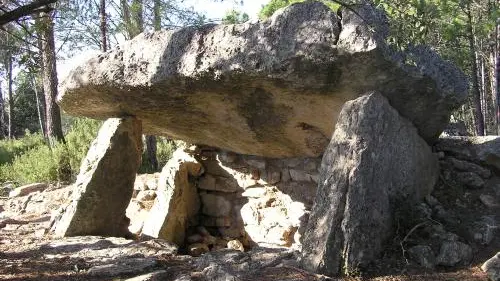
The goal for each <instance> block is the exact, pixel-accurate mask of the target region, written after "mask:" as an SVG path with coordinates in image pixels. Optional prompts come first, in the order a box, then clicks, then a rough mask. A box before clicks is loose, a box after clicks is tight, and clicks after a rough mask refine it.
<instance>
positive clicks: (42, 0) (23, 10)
mask: <svg viewBox="0 0 500 281" xmlns="http://www.w3.org/2000/svg"><path fill="white" fill-rule="evenodd" d="M55 2H57V0H35V1H33V2H31V3H30V4H26V5H23V6H20V7H18V8H15V9H14V10H12V11H9V12H6V13H4V14H1V15H0V26H3V25H5V24H7V23H9V22H11V21H15V20H17V19H20V18H22V17H25V16H27V15H30V14H33V13H36V12H40V11H47V10H50V9H51V8H50V7H49V6H48V5H49V4H52V3H55Z"/></svg>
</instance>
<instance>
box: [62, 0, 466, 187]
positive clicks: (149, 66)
mask: <svg viewBox="0 0 500 281" xmlns="http://www.w3.org/2000/svg"><path fill="white" fill-rule="evenodd" d="M353 8H355V9H357V11H358V14H360V15H362V16H363V19H364V21H363V20H361V19H360V18H358V17H357V16H356V15H355V14H354V13H352V12H350V11H349V10H348V9H344V11H343V12H342V19H340V18H339V17H337V15H336V14H335V13H334V12H332V11H331V10H329V9H328V8H327V7H326V6H324V5H323V4H321V3H319V2H306V3H303V4H295V5H291V6H290V7H288V8H287V9H285V10H283V11H282V12H281V13H277V14H276V15H275V16H273V17H272V18H270V19H269V20H267V21H264V22H259V23H256V24H248V23H246V24H240V25H205V26H203V27H200V28H198V27H196V28H193V27H187V28H183V29H177V30H172V31H160V32H155V33H153V34H142V35H139V36H137V37H136V38H134V39H133V40H131V41H129V42H126V43H125V44H123V45H122V46H121V47H120V49H116V50H113V51H110V52H107V53H105V54H101V55H99V56H98V57H96V58H93V59H91V60H90V61H88V62H86V63H85V64H84V65H82V66H79V67H77V68H75V69H74V70H73V71H72V72H71V73H70V75H69V77H68V78H67V79H66V80H64V82H63V83H62V91H61V95H60V96H59V97H58V101H59V103H60V105H61V106H62V108H63V109H64V110H65V111H67V112H69V113H72V114H74V115H83V116H89V117H93V118H98V119H103V118H108V117H113V116H123V115H133V116H136V117H137V118H139V119H140V120H142V121H143V125H144V130H145V132H147V133H149V134H154V135H167V136H171V137H173V138H175V139H182V140H186V141H188V142H190V143H197V144H206V145H209V146H212V147H219V148H223V149H225V150H229V151H234V152H237V153H241V154H249V155H261V156H266V157H294V156H315V157H316V156H320V155H321V154H322V153H323V152H324V149H325V147H326V146H327V144H328V141H329V138H330V136H331V135H332V132H333V130H334V127H335V124H336V120H337V116H338V114H339V112H340V110H341V107H342V105H343V104H344V103H345V102H346V101H348V100H351V99H354V98H357V97H358V96H359V95H362V94H363V93H365V92H367V91H371V90H377V91H379V92H381V93H382V94H383V95H384V96H386V97H387V98H388V99H389V100H390V102H391V104H392V105H393V106H394V107H395V108H396V109H397V110H398V111H399V112H400V113H401V114H402V115H403V116H405V117H406V118H407V119H409V120H410V121H411V122H412V123H413V124H415V126H416V127H417V128H418V130H419V133H420V135H421V136H422V137H423V138H424V139H426V140H427V141H433V140H434V139H435V138H436V137H437V136H438V135H439V133H440V132H441V131H442V129H443V128H444V126H445V125H446V123H447V121H448V118H449V114H450V112H451V110H452V109H453V108H455V107H457V106H458V105H459V104H460V103H461V102H462V101H463V100H464V99H465V97H466V92H467V83H466V78H465V77H464V75H463V74H462V73H461V72H460V71H459V70H457V69H456V68H455V67H453V66H451V65H449V64H447V63H445V62H444V61H442V60H441V59H440V58H439V57H437V55H436V54H434V53H433V52H431V51H428V50H427V49H423V48H420V49H412V50H410V51H408V53H404V54H400V53H394V52H392V51H390V50H389V48H388V47H387V46H386V44H385V41H384V37H385V35H386V34H387V30H386V26H385V25H384V19H385V18H384V16H383V15H381V14H380V13H379V12H378V11H376V10H374V9H373V8H372V7H371V6H359V7H353ZM367 24H370V27H368V25H367ZM406 56H408V57H411V58H412V62H414V63H415V66H414V65H408V64H406V63H405V59H404V58H405V57H406ZM295 175H296V176H300V175H297V174H295ZM270 176H271V177H273V175H270ZM274 176H276V175H274Z"/></svg>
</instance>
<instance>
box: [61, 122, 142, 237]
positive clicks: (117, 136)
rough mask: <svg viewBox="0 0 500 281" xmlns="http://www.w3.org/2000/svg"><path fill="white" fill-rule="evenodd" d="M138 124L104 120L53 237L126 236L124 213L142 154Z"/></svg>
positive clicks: (126, 220) (126, 225) (139, 126)
mask: <svg viewBox="0 0 500 281" xmlns="http://www.w3.org/2000/svg"><path fill="white" fill-rule="evenodd" d="M141 134H142V130H141V123H140V121H138V120H137V119H135V118H133V117H127V118H121V119H119V118H114V119H108V120H107V121H106V122H104V124H103V125H102V127H101V129H100V130H99V133H98V135H97V138H96V140H94V142H93V143H92V145H91V147H90V149H89V151H88V153H87V156H86V157H85V159H84V160H83V161H82V165H81V168H80V174H79V175H78V177H77V179H76V183H75V185H74V189H73V193H72V195H71V196H72V197H71V202H70V204H69V205H68V206H66V207H65V208H64V213H63V214H62V216H61V218H60V220H59V221H57V222H56V225H55V233H56V235H57V236H77V235H103V236H124V235H127V234H128V230H127V227H128V224H129V219H128V218H126V217H125V210H126V209H127V206H128V204H129V202H130V199H131V198H132V192H133V190H134V181H135V175H136V172H137V169H138V168H139V165H140V163H141V155H142V138H141Z"/></svg>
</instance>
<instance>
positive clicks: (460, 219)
mask: <svg viewBox="0 0 500 281" xmlns="http://www.w3.org/2000/svg"><path fill="white" fill-rule="evenodd" d="M441 184H442V187H441V188H437V189H436V190H435V191H434V196H435V197H436V198H437V199H438V200H439V202H440V203H441V204H442V205H443V206H444V207H445V208H446V209H447V210H449V216H450V217H451V218H453V220H452V221H453V222H452V223H448V224H447V225H446V228H447V230H449V231H453V232H454V233H456V234H457V235H459V236H460V237H461V238H463V239H464V240H465V241H466V242H467V243H468V244H469V245H471V247H472V248H473V259H472V262H471V263H469V264H467V265H462V266H458V267H454V268H444V267H436V268H434V269H425V268H423V267H421V266H418V265H416V264H415V263H413V262H412V261H409V262H408V263H407V261H406V258H405V256H403V249H404V248H406V247H409V246H410V245H412V244H415V243H417V241H418V239H420V238H422V237H419V236H421V235H423V234H422V233H421V232H420V231H419V229H417V230H416V231H414V232H413V233H411V235H410V236H409V238H408V239H407V240H406V241H405V243H403V245H402V244H401V237H403V236H405V235H406V234H408V232H407V230H402V231H400V233H399V234H398V235H397V237H395V238H394V241H392V243H391V245H388V247H387V250H386V252H385V253H384V255H383V257H381V258H380V259H379V260H378V261H377V262H375V263H374V264H372V265H371V266H370V267H369V268H367V269H366V270H365V271H364V272H363V273H359V274H358V275H357V276H355V277H344V278H340V279H329V278H326V277H323V276H318V275H315V274H312V273H309V272H306V271H303V270H301V269H298V268H295V267H292V266H290V267H288V266H282V267H276V266H274V267H267V268H264V269H262V270H259V272H258V274H255V273H252V274H248V275H245V276H242V278H240V280H263V281H264V280H272V281H278V280H346V281H353V280H373V281H375V280H376V281H396V280H401V281H403V280H404V281H410V280H411V281H413V280H414V281H431V280H437V281H445V280H446V281H448V280H449V281H452V280H461V281H486V280H488V278H487V276H486V274H485V273H484V272H482V271H481V269H480V266H481V264H482V263H483V262H485V261H486V260H487V259H489V258H490V257H492V256H494V255H495V253H496V252H498V251H500V237H499V236H500V235H499V233H498V231H497V233H496V235H495V237H494V239H493V241H492V242H491V243H490V244H489V245H481V244H478V243H474V242H473V241H472V240H473V239H471V238H470V234H469V233H470V231H468V230H469V229H470V227H471V225H472V224H473V223H474V221H475V220H477V218H479V217H481V216H484V215H489V216H496V219H497V221H500V218H499V216H500V210H498V209H491V208H485V206H483V205H482V203H481V201H480V200H479V196H480V195H481V194H484V193H485V192H488V190H485V189H483V190H468V189H464V188H451V187H449V186H448V187H447V186H446V183H444V182H442V183H441ZM492 186H496V185H492ZM490 191H491V190H490ZM7 204H9V202H8V200H7V199H6V198H3V199H0V206H2V205H3V206H7ZM35 209H36V208H35ZM0 214H1V208H0ZM49 220H50V214H47V213H45V214H35V213H28V212H24V213H19V214H16V215H15V216H14V215H12V214H11V215H10V216H9V217H7V218H6V217H5V215H4V217H1V218H0V280H9V281H14V280H33V281H35V280H51V281H53V280H54V281H59V280H126V279H127V278H131V277H134V276H137V275H140V274H141V273H137V272H136V273H125V274H122V275H118V276H114V277H109V276H103V275H93V274H90V273H89V268H91V267H95V266H99V265H100V263H101V260H102V261H105V260H107V259H109V257H106V256H105V255H104V256H103V257H102V258H101V257H100V256H99V255H103V251H104V253H105V252H106V251H108V250H109V251H110V253H111V250H113V249H114V250H117V249H118V250H120V247H129V246H130V245H132V244H133V242H127V243H125V244H116V243H102V245H100V244H99V245H100V246H99V245H98V243H93V244H91V245H90V246H89V244H81V245H76V246H75V245H74V247H72V248H64V249H65V250H58V249H57V247H56V248H54V247H49V246H48V245H50V243H56V242H58V241H59V240H58V239H55V238H53V237H51V236H50V235H46V234H45V231H46V229H47V228H48V226H49ZM77 244H78V243H77ZM133 245H135V244H133ZM152 245H153V244H148V245H146V246H147V247H148V249H149V250H151V249H153V248H154V247H156V246H154V245H153V246H152ZM143 246H144V245H142V244H141V247H143ZM143 248H144V247H143ZM159 248H161V245H160V246H158V249H159ZM61 249H62V248H61ZM158 249H156V250H155V249H153V250H154V251H153V252H151V253H154V254H152V255H151V257H152V259H154V265H152V266H150V267H148V268H147V270H145V271H142V272H152V271H158V270H162V271H166V272H167V273H165V274H164V275H163V277H162V278H161V279H151V280H172V281H174V280H193V281H195V280H200V281H201V280H209V279H206V278H205V277H204V276H203V275H202V274H201V273H200V272H197V271H196V269H195V268H194V265H193V258H191V257H186V256H180V255H174V254H161V251H160V250H158ZM141 251H142V250H141ZM120 253H121V252H120ZM123 253H125V254H124V259H123V260H117V261H115V262H116V263H120V262H123V263H124V264H126V263H127V262H128V261H129V260H130V259H134V258H137V257H145V258H148V255H149V254H147V253H150V252H147V253H146V254H145V252H139V253H137V252H130V253H129V252H126V251H125V252H123ZM92 257H93V258H92ZM96 257H97V258H96ZM181 273H182V274H188V276H189V277H190V279H178V277H179V276H180V275H179V274H181ZM141 280H149V279H141ZM217 280H219V279H217ZM228 280H230V279H228ZM231 280H232V279H231Z"/></svg>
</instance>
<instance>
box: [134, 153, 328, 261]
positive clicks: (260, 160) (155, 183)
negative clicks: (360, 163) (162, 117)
mask: <svg viewBox="0 0 500 281" xmlns="http://www.w3.org/2000/svg"><path fill="white" fill-rule="evenodd" d="M320 161H321V159H320V158H288V159H272V158H264V157H258V156H249V155H240V154H236V153H232V152H227V151H221V150H216V149H213V148H209V147H192V148H190V149H187V150H184V149H179V150H177V151H176V152H175V153H174V157H173V159H172V160H171V161H170V162H169V163H168V164H167V166H166V167H165V168H164V169H163V171H162V173H161V174H160V173H157V174H151V175H139V176H138V177H137V179H136V182H135V186H134V189H135V191H134V195H133V199H132V201H131V203H130V205H129V207H128V209H127V216H128V217H129V218H130V219H131V224H130V227H129V230H130V231H131V232H132V233H135V234H137V235H146V236H152V237H159V238H163V239H167V240H169V241H172V242H175V243H177V244H179V245H180V246H182V245H184V246H186V247H185V248H186V250H187V251H188V252H189V253H191V254H193V255H199V254H201V253H203V252H206V251H208V250H216V249H220V248H226V247H228V248H233V249H238V250H243V249H244V248H247V249H248V248H251V247H253V246H256V245H259V246H266V247H292V246H293V247H297V248H300V245H301V243H300V237H301V236H302V234H303V232H304V228H305V225H306V223H307V218H308V213H309V211H310V209H311V207H312V202H313V200H314V196H315V193H316V186H317V179H318V167H319V164H320ZM189 163H190V164H189ZM187 164H189V165H195V166H196V167H199V169H198V170H197V171H198V173H195V174H189V175H190V176H188V175H186V174H184V175H183V174H182V172H181V170H182V169H183V168H182V167H185V166H186V165H187ZM198 165H199V166H198ZM167 171H168V173H167V175H163V174H165V173H166V172H167ZM202 172H203V174H201V173H202ZM200 174H201V175H200ZM168 175H170V178H169V177H168ZM184 176H185V180H184V181H183V182H184V183H189V188H187V187H186V186H185V185H182V184H180V183H181V181H180V180H179V177H183V178H184ZM172 178H175V179H176V180H175V181H172V180H171V179H172ZM164 183H167V187H165V186H164V185H165V184H164ZM168 183H170V184H168ZM165 188H167V190H170V191H169V192H168V194H166V193H165V190H164V189H165ZM193 188H195V189H193ZM182 190H183V192H181V191H182ZM193 190H196V194H194V193H193V192H192V191H193ZM187 191H189V192H187ZM186 196H188V197H189V198H191V199H189V200H187V199H186V198H187V197H186ZM193 196H196V198H195V199H193ZM187 201H189V202H191V203H192V204H191V205H190V206H189V208H188V209H190V210H196V211H197V213H196V215H191V216H190V219H189V220H183V222H184V223H182V224H181V226H180V227H177V228H176V229H175V233H174V231H173V228H171V226H170V225H171V224H172V223H177V222H179V220H180V219H179V216H181V215H182V214H184V213H185V212H180V211H179V210H177V209H178V208H177V207H176V206H180V205H182V204H183V202H187ZM184 205H185V204H184ZM185 207H188V206H187V205H186V206H185ZM176 208H177V209H176ZM193 212H194V211H193ZM191 213H192V212H191ZM161 229H162V231H160V230H161ZM168 229H171V230H172V231H170V230H168ZM174 234H175V235H174ZM173 237H175V238H176V239H173Z"/></svg>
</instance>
